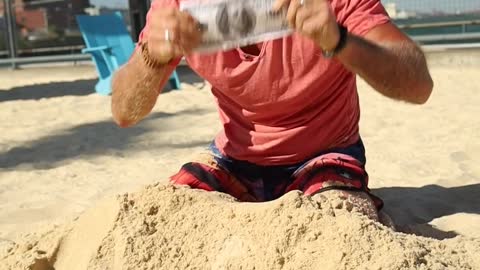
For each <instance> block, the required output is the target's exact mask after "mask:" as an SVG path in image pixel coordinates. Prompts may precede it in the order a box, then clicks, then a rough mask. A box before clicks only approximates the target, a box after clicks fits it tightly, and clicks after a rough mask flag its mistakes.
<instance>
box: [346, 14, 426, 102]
mask: <svg viewBox="0 0 480 270" xmlns="http://www.w3.org/2000/svg"><path fill="white" fill-rule="evenodd" d="M337 58H338V59H339V60H340V61H341V62H342V63H343V64H344V65H345V66H346V67H347V68H348V69H349V70H351V71H352V72H354V73H357V74H358V75H360V76H361V77H362V78H363V79H364V80H365V81H366V82H367V83H369V84H370V85H371V86H372V87H373V88H374V89H376V90H377V91H378V92H380V93H381V94H383V95H385V96H387V97H390V98H393V99H397V100H403V101H407V102H411V103H416V104H423V103H425V102H426V101H427V100H428V98H429V97H430V94H431V92H432V88H433V81H432V78H431V77H430V73H429V71H428V67H427V63H426V60H425V56H424V54H423V52H422V51H421V49H420V48H419V47H418V46H417V45H416V44H415V43H414V42H413V41H411V40H410V39H409V38H408V37H407V36H406V35H405V34H403V33H402V32H401V31H400V30H399V29H398V28H397V27H396V26H395V25H393V24H392V23H386V24H383V25H380V26H377V27H375V28H373V29H372V30H370V31H369V32H368V33H367V35H366V36H365V38H360V37H357V36H354V35H349V36H348V38H347V43H346V47H345V48H344V49H343V50H342V51H341V52H340V53H339V54H338V55H337Z"/></svg>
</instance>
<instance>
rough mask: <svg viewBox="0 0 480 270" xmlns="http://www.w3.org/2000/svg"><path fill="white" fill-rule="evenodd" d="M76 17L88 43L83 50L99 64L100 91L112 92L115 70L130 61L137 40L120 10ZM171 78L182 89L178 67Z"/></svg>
mask: <svg viewBox="0 0 480 270" xmlns="http://www.w3.org/2000/svg"><path fill="white" fill-rule="evenodd" d="M76 19H77V23H78V26H79V28H80V31H81V32H82V36H83V39H84V41H85V44H86V48H85V49H83V50H82V52H83V53H89V54H91V56H92V59H93V62H94V63H95V66H96V68H97V72H98V76H99V81H98V83H97V85H96V86H95V90H96V91H97V93H99V94H102V95H109V94H110V93H111V92H112V87H111V82H112V76H113V74H114V72H115V70H117V69H118V68H119V67H120V66H122V65H123V64H124V63H126V62H127V61H128V59H129V58H130V56H131V55H132V53H133V51H134V49H135V44H134V43H133V40H132V38H131V37H130V34H129V33H128V31H127V27H126V26H125V23H124V21H123V18H122V15H121V14H120V13H119V12H117V13H114V14H110V15H100V16H89V15H77V16H76ZM169 82H170V84H171V86H172V88H173V89H180V80H179V78H178V75H177V72H176V71H174V72H173V74H172V76H171V77H170V80H169Z"/></svg>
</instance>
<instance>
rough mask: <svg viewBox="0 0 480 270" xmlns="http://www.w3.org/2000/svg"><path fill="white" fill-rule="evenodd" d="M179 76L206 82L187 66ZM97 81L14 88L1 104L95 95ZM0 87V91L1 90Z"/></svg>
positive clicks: (1, 96)
mask: <svg viewBox="0 0 480 270" xmlns="http://www.w3.org/2000/svg"><path fill="white" fill-rule="evenodd" d="M177 73H178V76H179V77H180V80H181V82H182V83H188V84H197V83H204V80H203V79H202V78H200V77H199V76H197V75H196V74H195V72H193V71H192V70H191V69H190V68H188V67H187V66H179V67H178V68H177ZM96 83H97V80H96V79H91V80H77V81H72V82H52V83H44V84H33V85H26V86H19V87H14V88H12V89H9V90H6V91H0V102H5V101H15V100H39V99H42V98H54V97H62V96H86V95H90V94H93V93H95V90H94V89H95V84H96ZM1 87H2V86H1V85H0V89H1ZM171 90H172V89H171V88H170V85H169V84H167V85H166V86H165V89H164V92H169V91H171Z"/></svg>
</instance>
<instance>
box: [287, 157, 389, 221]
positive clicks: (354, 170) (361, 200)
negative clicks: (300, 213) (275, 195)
mask: <svg viewBox="0 0 480 270" xmlns="http://www.w3.org/2000/svg"><path fill="white" fill-rule="evenodd" d="M293 178H294V182H293V183H292V184H291V185H290V186H289V187H288V188H287V192H289V191H292V190H301V191H303V192H304V194H305V195H307V196H312V197H313V198H315V199H316V200H319V201H320V202H321V203H328V204H330V205H332V207H333V208H336V209H346V210H348V211H359V212H361V213H363V214H365V215H367V216H368V217H370V218H371V219H374V220H379V217H378V210H379V209H380V208H381V207H382V206H383V202H382V201H381V200H380V199H379V198H377V197H375V196H373V195H371V194H370V191H369V189H368V174H367V173H366V172H365V170H364V168H363V164H362V163H360V162H359V161H358V160H356V159H354V158H352V157H351V156H348V155H344V154H337V153H330V154H325V155H322V156H319V157H317V158H315V159H313V160H311V161H309V162H308V163H307V164H305V165H304V166H302V167H301V168H300V169H299V170H297V171H296V172H295V173H294V175H293Z"/></svg>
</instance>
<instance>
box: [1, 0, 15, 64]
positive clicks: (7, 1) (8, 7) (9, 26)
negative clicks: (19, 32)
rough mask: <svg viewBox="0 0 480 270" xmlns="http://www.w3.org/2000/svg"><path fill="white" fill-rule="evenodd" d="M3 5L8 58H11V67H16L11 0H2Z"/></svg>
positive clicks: (13, 15)
mask: <svg viewBox="0 0 480 270" xmlns="http://www.w3.org/2000/svg"><path fill="white" fill-rule="evenodd" d="M3 3H4V6H5V16H6V18H5V19H6V23H7V39H8V47H9V52H10V58H11V60H12V62H11V63H12V69H17V63H15V59H16V58H17V42H16V41H17V39H16V35H15V25H16V21H15V12H13V10H12V2H11V0H3Z"/></svg>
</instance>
